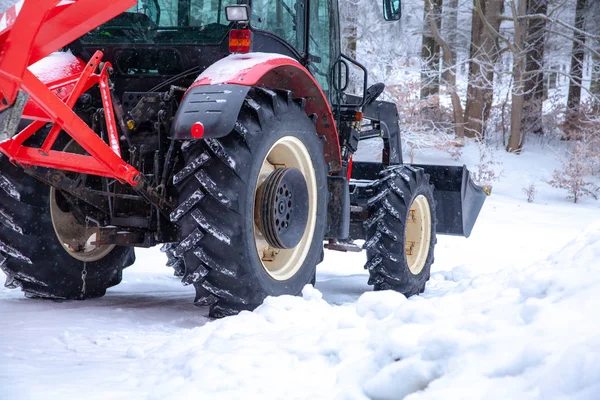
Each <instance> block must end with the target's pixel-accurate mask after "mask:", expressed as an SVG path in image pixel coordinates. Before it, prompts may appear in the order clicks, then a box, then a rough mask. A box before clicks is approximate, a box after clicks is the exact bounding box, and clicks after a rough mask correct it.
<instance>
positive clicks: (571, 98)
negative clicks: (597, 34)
mask: <svg viewBox="0 0 600 400" xmlns="http://www.w3.org/2000/svg"><path fill="white" fill-rule="evenodd" d="M586 7H587V0H577V5H576V7H575V29H576V30H575V32H573V38H574V40H573V51H572V53H571V72H570V76H571V80H570V82H569V95H568V98H567V116H566V124H565V127H566V129H567V132H566V133H567V136H568V135H569V132H570V131H572V130H574V129H577V109H578V108H579V104H580V102H581V83H582V81H583V57H584V45H585V36H586V35H585V34H584V33H583V32H582V30H583V29H584V28H585V26H584V25H585V9H586Z"/></svg>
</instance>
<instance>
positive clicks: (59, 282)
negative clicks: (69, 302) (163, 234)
mask: <svg viewBox="0 0 600 400" xmlns="http://www.w3.org/2000/svg"><path fill="white" fill-rule="evenodd" d="M63 200H64V199H63V198H62V195H61V194H60V193H58V192H56V191H54V190H51V189H49V188H48V186H46V185H44V184H43V183H41V182H39V181H37V180H36V179H34V178H32V177H30V176H29V175H27V174H25V173H24V172H23V171H21V170H20V169H18V168H16V167H14V166H13V165H12V164H10V162H9V161H8V159H7V158H6V157H4V156H3V155H0V268H1V269H2V270H3V271H4V273H5V274H6V275H7V279H6V284H5V286H7V287H10V288H17V287H20V288H21V289H22V290H23V292H25V295H26V296H28V297H44V298H56V299H85V298H92V297H99V296H102V295H104V294H105V292H106V289H107V288H109V287H111V286H114V285H116V284H118V283H119V282H120V281H121V276H122V270H123V268H125V267H127V266H129V265H131V264H133V262H134V260H135V255H134V252H133V249H130V248H124V247H114V246H109V247H96V246H94V245H92V244H91V243H92V242H93V241H94V228H93V227H92V228H90V227H86V226H82V225H81V224H79V223H78V222H77V220H76V219H75V218H74V216H73V215H72V214H71V213H70V212H69V211H68V209H67V208H65V206H64V202H63Z"/></svg>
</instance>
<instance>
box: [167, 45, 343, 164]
mask: <svg viewBox="0 0 600 400" xmlns="http://www.w3.org/2000/svg"><path fill="white" fill-rule="evenodd" d="M255 86H259V87H265V88H269V89H274V90H289V91H291V92H292V96H293V97H294V98H304V99H306V104H305V107H304V111H305V112H306V114H307V115H309V116H311V117H312V118H313V119H314V120H315V124H316V128H317V133H318V134H319V136H320V137H321V138H322V139H323V154H324V156H325V162H327V164H328V166H329V172H330V173H335V172H338V171H340V170H341V155H340V145H339V140H338V133H337V129H336V125H335V120H334V118H333V113H332V112H331V108H330V107H329V103H328V102H327V98H326V96H325V94H324V93H323V91H322V90H321V87H320V86H319V84H318V83H317V81H316V80H315V78H314V77H313V76H312V75H311V73H310V72H309V71H308V70H307V69H306V68H304V67H303V66H302V65H301V64H300V63H299V62H298V61H296V60H294V59H292V58H290V57H286V56H283V55H281V54H271V53H249V54H232V55H229V56H227V57H225V58H223V59H221V60H219V61H217V62H216V63H214V64H213V65H211V66H210V67H208V68H207V69H206V70H205V71H204V72H202V74H200V76H198V78H197V79H196V81H195V82H194V83H193V84H192V85H191V86H190V88H189V89H188V90H187V92H186V94H185V96H184V98H183V100H182V102H181V105H180V107H179V109H178V111H177V115H176V116H175V120H174V122H173V126H172V128H171V137H172V138H174V139H178V140H195V139H196V138H194V137H193V136H192V133H191V131H192V125H194V124H195V123H197V122H200V123H202V125H203V126H204V135H203V136H202V137H203V138H219V137H223V136H226V135H227V134H229V133H230V132H231V131H232V130H233V128H234V125H235V123H236V121H237V119H238V115H239V112H240V110H241V108H242V105H243V103H244V100H245V99H246V95H247V94H248V92H249V91H250V89H251V88H252V87H255Z"/></svg>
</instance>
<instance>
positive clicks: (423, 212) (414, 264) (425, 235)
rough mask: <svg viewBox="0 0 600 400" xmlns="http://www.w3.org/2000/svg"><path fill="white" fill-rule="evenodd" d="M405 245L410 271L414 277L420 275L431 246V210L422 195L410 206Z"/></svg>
mask: <svg viewBox="0 0 600 400" xmlns="http://www.w3.org/2000/svg"><path fill="white" fill-rule="evenodd" d="M404 243H405V244H406V261H407V263H408V269H409V270H410V272H411V273H412V274H413V275H418V274H419V273H421V271H423V268H424V267H425V263H426V262H427V256H428V255H429V247H430V245H431V208H430V206H429V201H428V200H427V198H426V197H425V196H423V195H422V194H420V195H418V196H417V197H416V198H415V199H414V200H413V202H412V204H411V205H410V210H409V212H408V219H407V221H406V230H405V238H404Z"/></svg>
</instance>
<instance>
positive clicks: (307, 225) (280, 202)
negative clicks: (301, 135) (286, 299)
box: [253, 136, 317, 281]
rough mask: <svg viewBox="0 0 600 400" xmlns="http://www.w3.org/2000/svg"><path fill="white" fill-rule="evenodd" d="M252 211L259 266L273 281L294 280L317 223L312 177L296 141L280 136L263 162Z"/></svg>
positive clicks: (304, 150)
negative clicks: (260, 264) (260, 265)
mask: <svg viewBox="0 0 600 400" xmlns="http://www.w3.org/2000/svg"><path fill="white" fill-rule="evenodd" d="M267 181H268V182H267ZM280 189H282V191H280ZM286 190H287V192H288V193H287V195H286ZM263 209H264V210H265V211H263ZM253 210H254V242H255V244H256V251H257V253H258V258H259V260H260V262H261V263H262V266H263V268H264V269H265V271H266V272H267V273H268V274H269V275H270V276H271V277H272V278H273V279H276V280H279V281H285V280H288V279H290V278H292V277H293V276H294V275H295V274H296V273H297V272H298V271H299V270H300V269H301V267H302V265H303V263H304V260H305V258H306V255H307V254H308V252H309V250H310V246H311V243H312V240H313V234H314V231H315V226H316V225H317V220H316V219H317V215H316V214H317V213H316V210H317V179H316V174H315V170H314V168H313V163H312V159H311V156H310V154H309V152H308V150H307V148H306V146H305V145H304V144H303V143H302V141H301V140H300V139H298V138H297V137H294V136H284V137H282V138H280V139H279V140H278V141H277V142H275V143H274V144H273V146H272V147H271V149H270V150H269V151H268V152H267V154H266V155H265V157H264V158H263V162H262V165H261V168H260V171H259V173H258V176H257V179H256V186H255V191H254V207H253ZM290 211H291V212H290ZM288 213H289V215H290V217H289V220H288V219H287V218H288V217H287V216H288ZM278 219H279V222H277V220H278Z"/></svg>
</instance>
